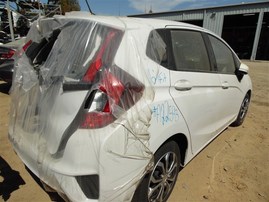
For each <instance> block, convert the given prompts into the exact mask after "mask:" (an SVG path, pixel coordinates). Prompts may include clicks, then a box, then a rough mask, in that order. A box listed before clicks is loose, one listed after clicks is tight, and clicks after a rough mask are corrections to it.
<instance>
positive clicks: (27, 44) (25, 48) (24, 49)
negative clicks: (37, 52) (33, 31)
mask: <svg viewBox="0 0 269 202" xmlns="http://www.w3.org/2000/svg"><path fill="white" fill-rule="evenodd" d="M32 42H33V41H32V40H29V41H28V42H27V43H25V44H24V45H23V47H22V49H20V50H18V51H17V55H18V56H19V57H21V56H22V54H23V53H24V52H25V51H26V50H27V48H29V46H30V45H31V44H32Z"/></svg>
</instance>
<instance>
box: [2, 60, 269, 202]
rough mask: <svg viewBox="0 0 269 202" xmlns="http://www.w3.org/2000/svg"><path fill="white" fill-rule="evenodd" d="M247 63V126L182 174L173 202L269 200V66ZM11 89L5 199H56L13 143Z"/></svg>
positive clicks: (5, 111)
mask: <svg viewBox="0 0 269 202" xmlns="http://www.w3.org/2000/svg"><path fill="white" fill-rule="evenodd" d="M244 62H245V63H246V64H247V65H249V67H250V72H249V73H250V76H251V78H252V82H253V95H252V102H251V105H250V109H249V112H248V116H247V118H246V120H245V122H244V124H243V125H242V126H240V127H237V128H234V127H229V128H227V130H225V131H224V132H223V133H222V134H221V135H220V136H218V137H217V138H216V139H215V140H214V141H213V142H212V143H211V144H210V145H209V146H207V147H206V148H205V149H204V150H203V151H202V152H201V153H200V154H198V155H197V157H195V158H194V159H193V160H192V161H191V162H190V163H189V164H188V165H187V166H186V167H185V168H184V169H183V170H182V171H181V172H180V174H179V177H178V180H177V184H176V186H175V189H174V191H173V193H172V195H171V197H170V199H169V202H178V201H210V202H213V201H214V202H215V201H244V202H246V201H253V202H256V201H266V202H268V201H269V169H268V168H269V130H268V128H269V62H249V61H244ZM8 88H9V86H8V85H7V84H5V83H3V82H0V171H1V172H0V201H1V200H3V201H21V202H24V201H25V202H26V201H27V202H36V201H44V202H45V201H51V199H50V197H49V196H48V195H47V194H46V192H45V191H43V190H42V189H41V188H40V187H39V185H38V184H37V183H36V182H35V181H34V180H33V179H32V178H31V176H30V175H29V174H28V172H27V171H26V170H25V168H24V165H23V164H22V162H21V161H20V159H19V158H18V157H17V156H16V154H15V153H14V151H13V149H12V147H11V145H10V143H9V141H8V137H7V126H8V119H9V104H10V97H9V95H8V94H7V93H8ZM57 201H58V200H57Z"/></svg>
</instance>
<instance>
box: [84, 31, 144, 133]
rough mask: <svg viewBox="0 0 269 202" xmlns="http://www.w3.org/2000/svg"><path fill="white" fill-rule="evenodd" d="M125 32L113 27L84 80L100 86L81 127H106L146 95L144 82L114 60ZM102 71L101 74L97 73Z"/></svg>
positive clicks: (86, 107) (88, 102) (89, 98)
mask: <svg viewBox="0 0 269 202" xmlns="http://www.w3.org/2000/svg"><path fill="white" fill-rule="evenodd" d="M121 37H122V32H121V31H119V30H114V29H112V30H110V31H109V32H108V34H107V35H106V38H105V39H104V40H103V42H102V44H101V46H100V48H99V50H98V52H97V53H96V55H95V58H94V59H93V61H92V62H91V65H90V66H89V68H88V70H87V71H86V73H85V74H84V76H83V78H82V81H83V82H84V83H91V84H92V86H97V89H96V90H95V91H94V93H91V95H89V97H88V99H87V100H89V101H86V103H87V104H85V105H87V106H85V108H84V110H85V111H84V112H85V113H84V116H83V120H82V122H81V124H80V128H83V129H85V128H87V129H94V128H102V127H105V126H107V125H109V124H111V123H113V122H114V121H115V120H116V119H117V118H118V117H119V116H120V115H121V114H122V113H123V112H124V111H126V110H128V109H129V108H131V107H132V106H133V105H134V104H135V103H136V102H137V101H138V100H139V99H140V98H141V96H142V94H143V90H144V85H143V84H142V83H140V82H139V81H137V80H136V79H135V78H134V77H132V76H131V75H130V74H128V73H127V72H125V71H124V70H122V69H120V68H119V67H117V66H115V65H114V64H113V59H114V56H115V54H116V51H117V49H118V46H119V43H120V40H121ZM97 73H98V75H97Z"/></svg>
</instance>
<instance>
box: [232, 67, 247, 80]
mask: <svg viewBox="0 0 269 202" xmlns="http://www.w3.org/2000/svg"><path fill="white" fill-rule="evenodd" d="M248 69H249V68H248V66H247V65H245V64H244V63H241V65H240V67H239V69H237V70H236V73H235V74H236V77H237V79H238V80H239V81H241V80H242V78H243V77H244V75H245V74H248Z"/></svg>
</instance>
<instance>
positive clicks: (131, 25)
mask: <svg viewBox="0 0 269 202" xmlns="http://www.w3.org/2000/svg"><path fill="white" fill-rule="evenodd" d="M54 17H55V18H60V19H63V18H68V19H85V20H91V21H96V22H99V23H102V24H106V25H110V26H113V27H118V28H120V29H125V30H126V29H158V28H165V27H169V28H173V27H174V28H181V29H192V30H196V31H203V32H207V33H211V34H212V35H215V34H214V33H212V32H210V31H209V30H206V29H204V28H202V27H198V26H195V25H191V24H187V23H183V22H176V21H170V20H162V19H156V18H154V19H153V18H134V17H121V16H100V15H92V14H91V13H89V12H81V11H79V12H77V11H75V12H74V11H73V12H70V13H66V15H65V16H54Z"/></svg>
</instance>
